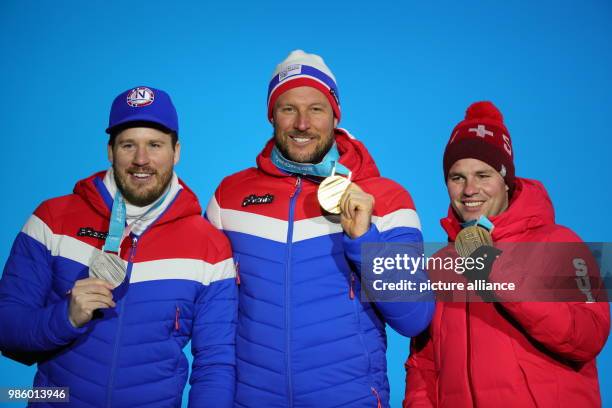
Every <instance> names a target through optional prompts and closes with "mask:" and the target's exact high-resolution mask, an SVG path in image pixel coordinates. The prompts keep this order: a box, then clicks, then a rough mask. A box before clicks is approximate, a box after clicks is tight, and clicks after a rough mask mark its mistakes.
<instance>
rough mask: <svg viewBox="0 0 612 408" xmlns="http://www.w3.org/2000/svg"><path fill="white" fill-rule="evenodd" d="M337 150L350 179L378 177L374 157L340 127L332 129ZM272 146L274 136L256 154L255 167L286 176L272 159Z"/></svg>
mask: <svg viewBox="0 0 612 408" xmlns="http://www.w3.org/2000/svg"><path fill="white" fill-rule="evenodd" d="M334 133H335V138H336V144H337V146H338V152H339V153H340V160H339V162H340V163H341V164H343V165H344V166H345V167H346V168H347V169H349V170H350V171H351V172H352V180H353V181H359V180H363V179H366V178H370V177H380V172H379V171H378V168H377V167H376V163H374V159H372V156H370V153H369V152H368V150H367V149H366V147H365V146H364V145H363V143H361V142H360V141H358V140H357V139H355V138H354V137H353V136H351V134H350V133H349V132H348V131H346V130H344V129H341V128H337V129H334ZM273 147H274V137H272V138H271V139H270V140H268V142H267V143H266V146H265V147H264V148H263V150H262V151H261V153H259V155H258V156H257V167H258V168H259V169H260V170H261V171H263V172H264V173H267V174H269V175H272V176H275V177H288V175H287V174H286V173H284V172H282V171H281V170H279V169H278V168H277V167H276V166H275V165H274V163H272V160H271V159H270V155H271V154H272V148H273Z"/></svg>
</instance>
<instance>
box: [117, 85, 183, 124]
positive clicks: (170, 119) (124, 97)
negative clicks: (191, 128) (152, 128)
mask: <svg viewBox="0 0 612 408" xmlns="http://www.w3.org/2000/svg"><path fill="white" fill-rule="evenodd" d="M131 122H138V123H150V124H153V125H158V126H161V127H162V128H164V129H167V130H169V131H172V132H174V133H176V134H177V135H178V115H177V113H176V109H175V108H174V105H173V104H172V100H171V99H170V95H168V94H167V93H166V92H164V91H162V90H161V89H155V88H152V87H150V86H138V87H136V88H131V89H128V90H127V91H125V92H122V93H121V94H119V96H117V97H116V98H115V100H114V101H113V104H112V106H111V110H110V115H109V118H108V128H106V133H111V132H112V131H113V130H114V129H116V128H119V127H129V126H126V125H127V124H129V123H131Z"/></svg>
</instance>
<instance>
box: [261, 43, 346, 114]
mask: <svg viewBox="0 0 612 408" xmlns="http://www.w3.org/2000/svg"><path fill="white" fill-rule="evenodd" d="M299 86H310V87H312V88H315V89H317V90H319V91H321V92H322V93H323V95H325V97H327V100H328V101H329V103H330V104H331V106H332V109H333V111H334V116H335V117H336V119H338V121H340V96H339V94H338V86H337V85H336V77H334V74H332V72H331V70H330V69H329V68H328V67H327V65H325V62H323V58H321V57H319V56H318V55H315V54H308V53H306V52H304V51H302V50H295V51H292V52H291V53H290V54H289V56H288V57H287V58H286V59H285V60H284V61H283V62H281V63H280V64H278V65H277V66H276V69H275V70H274V73H273V74H272V79H271V80H270V84H269V86H268V119H269V120H270V121H272V112H273V110H274V104H275V103H276V100H277V99H278V97H279V96H280V95H281V94H282V93H284V92H287V91H288V90H290V89H292V88H297V87H299Z"/></svg>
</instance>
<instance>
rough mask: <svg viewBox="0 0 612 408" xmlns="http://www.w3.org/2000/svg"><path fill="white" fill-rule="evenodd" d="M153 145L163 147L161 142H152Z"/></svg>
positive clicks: (157, 147)
mask: <svg viewBox="0 0 612 408" xmlns="http://www.w3.org/2000/svg"><path fill="white" fill-rule="evenodd" d="M151 147H154V148H156V149H159V148H160V147H162V144H161V143H159V142H151Z"/></svg>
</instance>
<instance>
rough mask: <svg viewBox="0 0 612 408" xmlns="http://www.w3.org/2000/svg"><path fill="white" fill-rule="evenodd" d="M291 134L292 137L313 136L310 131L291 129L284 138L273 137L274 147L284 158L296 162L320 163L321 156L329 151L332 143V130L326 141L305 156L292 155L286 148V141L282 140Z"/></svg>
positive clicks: (288, 137)
mask: <svg viewBox="0 0 612 408" xmlns="http://www.w3.org/2000/svg"><path fill="white" fill-rule="evenodd" d="M291 136H293V137H296V136H297V137H299V136H304V137H311V136H313V134H312V133H310V132H299V131H292V132H289V133H287V135H286V138H282V141H281V138H279V137H274V144H275V145H276V148H277V149H278V150H279V151H280V152H281V154H282V155H283V157H284V158H286V159H289V160H291V161H294V162H297V163H312V164H317V163H321V161H322V160H323V158H324V157H325V155H326V154H327V152H329V150H330V149H331V147H332V146H333V145H334V135H333V132H332V134H331V135H330V137H329V138H328V140H327V142H326V143H325V144H324V145H321V146H319V145H317V146H316V147H315V150H314V151H313V152H312V153H311V154H309V155H308V156H306V157H294V156H292V155H291V153H290V152H289V148H288V143H289V142H288V141H287V142H284V141H285V140H288V139H290V138H291Z"/></svg>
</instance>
